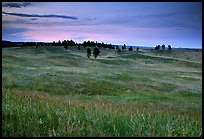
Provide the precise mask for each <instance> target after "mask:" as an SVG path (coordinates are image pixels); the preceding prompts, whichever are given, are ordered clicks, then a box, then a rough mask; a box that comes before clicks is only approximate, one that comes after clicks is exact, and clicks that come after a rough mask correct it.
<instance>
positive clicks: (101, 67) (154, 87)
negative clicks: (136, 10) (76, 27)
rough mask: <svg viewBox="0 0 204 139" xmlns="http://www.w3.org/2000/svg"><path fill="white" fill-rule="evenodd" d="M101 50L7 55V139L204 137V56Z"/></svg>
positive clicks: (4, 55) (4, 73)
mask: <svg viewBox="0 0 204 139" xmlns="http://www.w3.org/2000/svg"><path fill="white" fill-rule="evenodd" d="M92 50H93V48H92ZM100 51H101V53H100V55H99V56H98V57H97V58H94V57H93V55H92V56H91V58H87V54H86V49H84V48H81V49H80V50H78V49H77V48H75V47H69V49H64V48H63V47H53V46H52V47H51V46H44V47H38V49H36V48H35V47H22V48H17V47H15V48H3V49H2V136H28V137H30V136H142V137H144V136H201V135H202V52H200V51H190V50H188V51H176V50H172V51H171V52H169V51H163V52H162V51H160V52H155V51H150V50H140V51H139V52H136V51H135V50H134V51H132V52H129V51H128V50H122V51H121V52H120V53H118V52H117V50H113V49H105V48H101V49H100Z"/></svg>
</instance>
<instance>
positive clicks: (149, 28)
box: [2, 2, 202, 48]
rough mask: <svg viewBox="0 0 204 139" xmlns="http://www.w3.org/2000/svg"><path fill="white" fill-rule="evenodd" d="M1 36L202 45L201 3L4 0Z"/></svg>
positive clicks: (45, 39)
mask: <svg viewBox="0 0 204 139" xmlns="http://www.w3.org/2000/svg"><path fill="white" fill-rule="evenodd" d="M2 39H3V40H10V41H46V42H52V41H58V40H61V41H62V40H65V39H66V40H70V39H72V40H74V41H76V42H83V41H85V40H90V41H98V42H104V43H112V44H124V43H125V44H126V45H134V46H137V45H139V46H153V47H155V46H156V45H158V44H160V45H162V44H165V45H168V44H170V45H171V46H172V47H186V48H202V3H201V2H3V3H2Z"/></svg>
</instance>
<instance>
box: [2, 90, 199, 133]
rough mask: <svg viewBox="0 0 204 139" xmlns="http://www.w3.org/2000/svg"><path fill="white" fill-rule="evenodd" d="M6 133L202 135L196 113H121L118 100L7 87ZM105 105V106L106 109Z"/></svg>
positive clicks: (3, 113)
mask: <svg viewBox="0 0 204 139" xmlns="http://www.w3.org/2000/svg"><path fill="white" fill-rule="evenodd" d="M2 92H3V105H2V124H3V125H2V127H3V128H2V135H3V136H27V137H30V136H35V137H38V136H153V137H154V136H200V135H201V133H202V130H201V129H202V124H201V123H200V122H199V120H200V119H197V117H196V116H191V117H189V116H188V115H181V114H170V115H169V114H168V113H163V112H147V111H143V112H138V111H137V110H135V111H133V112H131V113H120V112H119V111H120V110H122V109H123V108H122V107H118V108H116V109H112V107H113V108H114V107H115V106H114V104H110V105H106V106H105V107H106V108H105V109H107V107H108V109H112V111H111V112H110V111H109V112H108V111H105V110H104V107H102V106H99V105H104V104H101V103H98V104H97V103H91V104H88V105H87V104H86V103H84V102H81V101H80V100H77V99H74V98H69V97H62V96H51V95H48V94H45V93H40V92H27V91H19V90H8V89H6V90H5V89H4V90H2ZM102 108H103V109H102Z"/></svg>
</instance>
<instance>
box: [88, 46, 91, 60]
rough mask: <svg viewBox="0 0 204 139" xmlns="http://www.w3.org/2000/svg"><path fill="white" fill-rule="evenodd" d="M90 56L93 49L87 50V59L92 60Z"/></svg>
mask: <svg viewBox="0 0 204 139" xmlns="http://www.w3.org/2000/svg"><path fill="white" fill-rule="evenodd" d="M90 56H91V48H89V47H88V48H87V57H88V58H90Z"/></svg>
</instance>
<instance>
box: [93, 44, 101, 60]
mask: <svg viewBox="0 0 204 139" xmlns="http://www.w3.org/2000/svg"><path fill="white" fill-rule="evenodd" d="M99 53H100V50H99V48H98V47H95V48H94V50H93V55H94V57H95V58H96V57H97V56H98V55H99Z"/></svg>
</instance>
